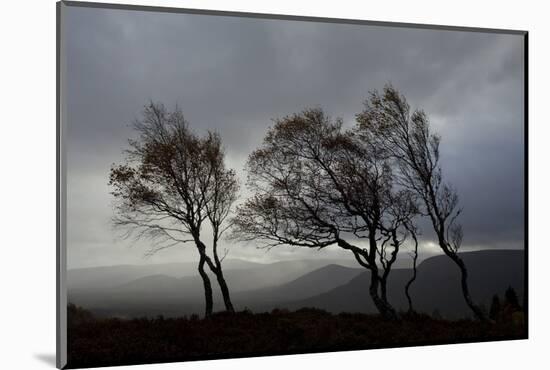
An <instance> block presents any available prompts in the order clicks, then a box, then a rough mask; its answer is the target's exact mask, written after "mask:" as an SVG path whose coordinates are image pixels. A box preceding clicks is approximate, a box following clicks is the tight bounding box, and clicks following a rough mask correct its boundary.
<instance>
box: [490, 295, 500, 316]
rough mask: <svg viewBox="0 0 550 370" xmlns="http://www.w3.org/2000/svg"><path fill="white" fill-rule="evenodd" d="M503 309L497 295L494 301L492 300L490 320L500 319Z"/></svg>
mask: <svg viewBox="0 0 550 370" xmlns="http://www.w3.org/2000/svg"><path fill="white" fill-rule="evenodd" d="M501 309H502V308H501V306H500V298H498V295H496V294H495V295H494V296H493V299H492V300H491V308H490V309H489V318H490V319H491V320H495V321H496V320H497V319H498V316H499V314H500V310H501Z"/></svg>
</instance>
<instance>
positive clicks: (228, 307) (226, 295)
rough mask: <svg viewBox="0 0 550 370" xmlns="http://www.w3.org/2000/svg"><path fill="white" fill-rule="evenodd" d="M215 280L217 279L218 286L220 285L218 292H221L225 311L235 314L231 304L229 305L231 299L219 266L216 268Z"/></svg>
mask: <svg viewBox="0 0 550 370" xmlns="http://www.w3.org/2000/svg"><path fill="white" fill-rule="evenodd" d="M216 278H217V279H218V284H219V285H220V290H221V291H222V296H223V303H224V304H225V310H226V311H228V312H235V308H234V307H233V303H231V297H230V296H229V288H228V287H227V282H226V281H225V278H224V276H223V272H222V269H221V266H218V268H217V272H216Z"/></svg>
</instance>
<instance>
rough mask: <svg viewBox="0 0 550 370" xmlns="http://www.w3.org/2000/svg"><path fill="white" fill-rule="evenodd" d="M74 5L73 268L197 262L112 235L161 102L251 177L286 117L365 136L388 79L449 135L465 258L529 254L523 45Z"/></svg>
mask: <svg viewBox="0 0 550 370" xmlns="http://www.w3.org/2000/svg"><path fill="white" fill-rule="evenodd" d="M66 9H67V10H68V11H67V13H66V14H67V27H66V35H65V38H66V53H65V57H66V61H67V71H66V81H67V94H66V96H67V100H66V104H67V105H66V106H67V112H68V119H67V127H68V135H67V156H68V174H67V192H68V199H67V204H68V210H67V227H68V232H67V233H68V241H67V254H68V265H69V268H74V267H82V266H97V265H114V264H122V263H162V262H169V261H170V262H174V261H188V260H194V259H195V258H196V256H195V251H194V250H193V248H190V247H189V246H186V247H185V248H184V247H175V248H173V249H170V250H166V251H162V252H160V253H158V254H157V255H155V256H153V257H151V258H149V259H144V257H143V255H144V252H145V251H146V250H147V243H146V242H137V243H136V242H133V241H128V240H121V239H120V238H119V237H118V235H119V233H118V232H116V231H115V230H113V228H112V226H111V224H110V219H111V217H112V216H113V209H112V205H111V202H112V198H111V196H110V194H109V191H110V190H109V187H108V186H107V181H108V173H109V168H110V166H111V164H113V163H118V162H120V161H121V160H122V158H123V156H122V150H123V149H124V148H125V147H126V143H127V139H128V138H130V137H132V136H133V133H132V130H131V129H130V127H129V124H130V123H131V122H132V121H133V120H134V119H136V118H139V116H140V112H141V110H142V108H143V106H144V104H146V103H147V102H148V101H149V100H153V101H157V102H163V103H164V104H165V105H167V106H168V107H170V108H172V107H174V106H175V104H178V105H179V106H180V107H181V108H182V110H183V111H184V115H185V117H186V119H187V120H188V121H189V122H190V124H191V126H192V127H193V129H195V130H196V131H198V132H199V133H200V132H204V131H205V130H207V129H213V130H217V131H218V132H220V134H221V136H222V138H223V140H224V144H225V147H226V151H227V157H228V164H229V166H231V167H233V168H235V169H236V170H237V171H238V174H239V176H240V177H241V178H242V179H243V180H244V176H245V172H244V171H243V167H244V164H245V160H246V157H247V155H248V154H249V153H250V152H251V151H252V150H253V149H254V148H256V147H257V146H258V144H259V143H260V140H261V139H262V138H263V136H264V135H265V133H266V130H267V128H268V127H269V126H270V124H271V123H272V122H271V119H272V118H275V117H281V116H284V115H287V114H290V113H294V112H298V111H300V110H302V109H304V108H306V107H312V106H320V107H323V108H324V109H325V110H326V111H327V112H328V113H329V114H330V115H332V116H334V117H336V116H338V117H342V118H343V119H344V122H345V124H346V125H349V126H351V125H352V124H353V119H354V115H355V114H356V113H358V112H359V111H360V110H361V109H362V101H363V100H364V98H365V97H366V95H367V92H368V91H369V90H372V89H381V88H383V86H384V84H385V83H387V82H391V83H392V84H393V85H394V86H395V87H397V88H398V89H399V90H401V92H402V93H404V94H405V96H406V97H407V99H408V100H409V102H410V103H411V105H412V106H413V107H415V108H416V107H420V108H423V109H424V110H425V111H426V112H427V113H428V114H429V116H430V119H431V122H432V124H433V126H434V127H435V128H436V130H438V131H439V133H440V134H441V135H442V136H443V142H442V147H441V149H442V157H443V159H442V161H443V166H444V175H445V176H446V178H447V179H448V180H449V181H451V182H452V183H453V184H454V185H455V186H456V188H457V189H458V191H459V194H460V197H461V202H462V205H463V207H464V211H463V214H462V219H461V222H462V224H463V225H464V231H465V237H464V249H480V248H523V238H524V233H523V225H524V216H523V215H524V202H523V193H524V184H523V169H524V168H523V161H524V157H523V140H524V130H523V125H524V119H523V116H524V106H523V99H524V96H523V86H524V80H523V68H524V63H523V62H524V54H523V37H522V36H519V35H510V34H495V33H479V32H457V31H444V30H421V29H410V28H392V27H382V26H365V25H346V24H332V23H313V22H302V21H300V22H299V21H281V20H265V19H264V20H262V19H253V18H236V17H221V16H207V15H188V14H167V13H153V12H139V11H127V10H106V9H92V8H79V7H68V8H66ZM243 186H244V181H243ZM243 195H246V193H245V192H243ZM431 237H432V236H431V233H429V231H428V230H426V232H425V233H424V236H423V238H424V242H423V245H422V248H423V251H424V253H429V252H433V251H435V250H436V248H435V246H434V245H433V243H431V242H430V239H431ZM226 247H228V248H230V253H229V256H230V257H231V258H245V259H250V260H254V261H262V262H269V261H274V260H281V259H287V258H319V257H323V258H332V257H334V258H341V257H346V256H347V254H346V253H345V252H344V251H339V250H338V249H337V248H336V247H334V248H332V249H331V248H328V249H326V250H324V251H322V252H318V251H316V250H304V249H300V250H294V249H292V248H290V247H280V248H276V249H272V250H271V251H269V252H266V251H263V250H257V249H256V248H254V245H247V246H243V245H232V244H229V243H226Z"/></svg>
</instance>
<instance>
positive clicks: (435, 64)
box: [57, 1, 527, 368]
mask: <svg viewBox="0 0 550 370" xmlns="http://www.w3.org/2000/svg"><path fill="white" fill-rule="evenodd" d="M57 10H58V18H57V19H58V64H57V66H58V87H57V88H58V107H57V108H58V230H57V231H58V286H57V288H58V297H57V302H58V317H57V320H58V322H57V327H58V336H57V341H58V343H57V346H58V354H57V360H58V367H60V368H64V367H67V368H81V367H99V366H111V365H130V364H146V363H160V362H175V361H191V360H209V359H222V358H234V357H250V356H269V355H285V354H299V353H315V352H327V351H348V350H364V349H373V348H386V347H403V346H419V345H436V344H450V343H465V342H480V341H498V340H512V339H525V338H527V262H526V261H527V256H526V253H527V243H526V242H527V233H526V232H527V210H526V208H527V202H526V199H527V194H526V192H527V187H526V181H527V177H526V171H527V157H526V155H527V154H526V153H527V151H526V147H527V110H526V106H527V90H526V84H527V80H526V76H527V71H526V70H527V64H526V58H527V53H526V51H527V32H524V31H511V30H493V29H472V28H459V27H446V26H428V25H414V24H399V23H384V22H370V21H358V20H344V19H323V18H310V17H294V16H279V15H270V14H247V13H231V12H217V11H199V10H190V9H174V8H157V7H139V6H130V5H112V4H98V3H80V2H71V1H68V2H61V3H58V8H57ZM434 350H437V349H434ZM365 356H367V354H365Z"/></svg>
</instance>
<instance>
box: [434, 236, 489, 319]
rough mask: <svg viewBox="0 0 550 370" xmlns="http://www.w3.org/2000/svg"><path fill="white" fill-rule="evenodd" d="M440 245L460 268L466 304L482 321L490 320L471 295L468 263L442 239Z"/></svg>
mask: <svg viewBox="0 0 550 370" xmlns="http://www.w3.org/2000/svg"><path fill="white" fill-rule="evenodd" d="M439 243H440V246H441V248H442V249H443V251H444V252H445V254H446V255H447V256H448V257H449V258H450V259H451V260H452V261H453V262H454V263H455V264H456V265H457V266H458V268H459V269H460V275H461V276H460V284H461V287H462V295H463V296H464V300H465V301H466V304H467V305H468V307H469V308H470V310H472V312H473V313H474V315H475V317H476V318H478V319H479V320H481V321H488V320H487V317H486V315H485V314H484V313H483V311H481V309H480V308H479V307H478V306H477V305H476V304H475V303H474V301H473V300H472V297H471V296H470V289H469V287H468V269H467V268H466V265H465V264H464V261H463V260H462V258H460V256H459V255H458V254H457V253H454V252H453V251H451V250H449V248H448V247H447V245H445V244H442V241H441V240H440V242H439Z"/></svg>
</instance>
